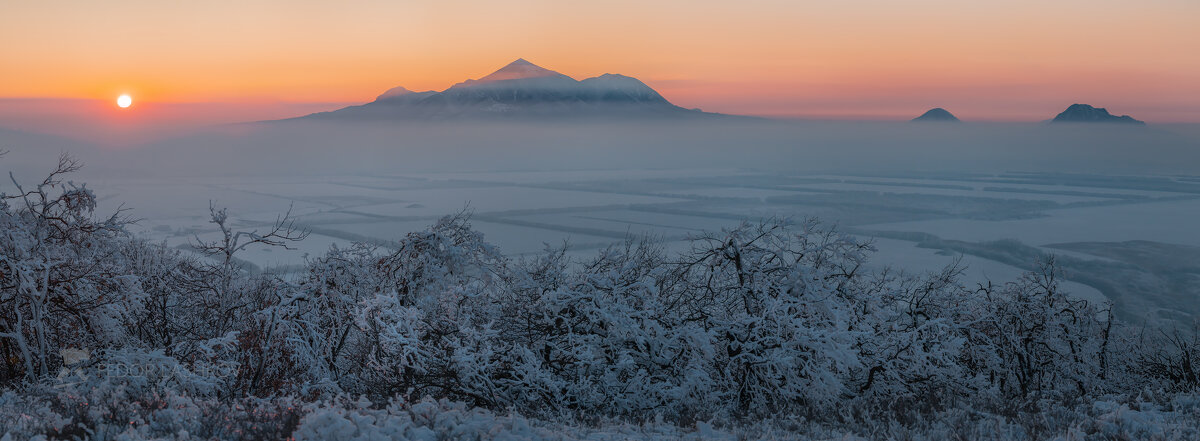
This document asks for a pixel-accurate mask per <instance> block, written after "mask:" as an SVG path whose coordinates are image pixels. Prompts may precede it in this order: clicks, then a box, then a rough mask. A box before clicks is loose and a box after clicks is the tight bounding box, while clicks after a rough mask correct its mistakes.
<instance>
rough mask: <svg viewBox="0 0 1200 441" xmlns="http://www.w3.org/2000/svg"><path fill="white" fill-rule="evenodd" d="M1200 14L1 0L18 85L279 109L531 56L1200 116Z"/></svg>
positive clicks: (716, 85) (1155, 5)
mask: <svg viewBox="0 0 1200 441" xmlns="http://www.w3.org/2000/svg"><path fill="white" fill-rule="evenodd" d="M647 3H649V4H647ZM1197 23H1200V1H1196V0H1123V1H1117V0H1086V1H1085V0H1052V1H1047V0H1041V1H1031V0H1010V1H986V2H984V1H963V0H955V1H950V0H909V1H903V2H901V1H892V0H887V1H885V0H842V1H828V0H822V1H812V2H808V1H798V0H792V1H784V0H742V1H722V2H717V1H708V0H666V1H654V2H645V1H610V2H573V1H563V0H555V1H540V0H538V1H532V0H509V1H504V2H469V1H461V0H444V1H369V0H345V1H337V2H334V1H309V0H291V1H283V0H278V1H276V0H259V1H251V0H241V1H227V0H210V1H205V2H174V1H160V0H155V1H150V0H133V1H108V2H90V1H89V2H84V1H57V0H35V1H27V0H5V1H4V2H3V3H2V4H0V42H3V43H2V44H0V101H4V100H3V98H70V99H95V100H105V101H111V100H113V99H115V97H116V96H117V95H119V94H120V93H130V94H131V95H133V96H134V99H135V106H134V109H133V110H135V111H139V112H143V113H145V112H149V111H150V110H151V109H152V108H153V107H152V106H149V105H148V104H152V103H157V104H160V105H166V104H167V103H202V105H200V104H197V105H193V106H191V107H188V108H189V109H191V110H189V111H188V112H191V113H187V112H185V114H184V115H183V116H179V117H178V118H183V119H185V120H186V119H191V120H194V121H204V122H222V120H227V119H230V118H232V117H233V116H234V115H236V116H237V117H239V118H265V117H282V116H291V115H290V114H289V112H294V111H299V110H300V109H309V108H312V107H313V106H314V105H316V104H314V103H347V102H363V101H369V100H371V99H373V97H374V96H375V95H378V94H379V93H381V92H382V91H384V90H386V89H388V88H390V87H393V86H397V85H402V86H405V87H407V88H409V89H413V90H426V89H438V90H440V89H444V88H446V87H448V86H450V85H452V84H454V83H457V82H459V81H462V80H464V79H466V78H478V77H481V76H483V75H486V74H487V73H489V72H491V71H492V70H495V69H497V68H499V67H501V66H503V65H504V64H506V63H508V62H510V61H512V60H513V59H516V58H518V57H524V58H526V59H528V60H530V61H532V62H534V63H537V64H539V65H541V66H543V67H546V68H550V69H554V70H557V71H559V72H562V73H565V74H567V75H571V76H573V77H575V78H585V77H589V76H594V75H598V74H602V73H605V72H613V73H622V74H626V75H630V76H635V77H638V78H640V79H642V80H643V81H645V82H646V83H647V84H649V85H650V86H651V87H654V88H655V89H657V90H659V91H660V92H661V93H663V95H664V96H666V97H667V98H668V99H670V100H671V101H673V102H675V103H676V104H678V105H681V106H684V107H700V108H703V109H704V110H709V111H717V112H727V113H743V114H755V115H772V116H793V117H810V118H873V119H899V118H911V117H912V116H915V115H916V114H919V113H921V112H922V111H924V110H925V109H927V108H929V107H933V106H943V107H946V108H948V109H949V110H951V111H952V112H954V113H956V114H958V115H959V116H960V117H961V118H964V119H976V120H1029V121H1036V120H1042V119H1047V118H1050V117H1052V116H1053V115H1054V114H1055V113H1057V112H1058V111H1061V110H1062V109H1063V108H1065V107H1066V106H1067V105H1069V104H1071V103H1074V102H1085V103H1090V104H1095V105H1098V106H1103V107H1107V108H1109V109H1110V110H1112V111H1113V112H1114V113H1119V114H1126V113H1127V114H1131V115H1134V116H1135V117H1138V118H1140V119H1145V120H1148V121H1150V122H1200V80H1198V79H1200V25H1197ZM20 101H22V100H11V99H10V100H7V103H8V104H7V105H8V106H9V110H8V113H10V114H11V113H19V111H20V107H17V108H16V109H17V110H13V108H12V103H14V102H20ZM56 102H59V103H68V102H72V101H69V100H68V101H56ZM280 103H285V104H286V103H296V106H291V107H289V106H288V105H283V104H280ZM185 107H186V106H185ZM317 107H319V106H317ZM0 110H2V109H0ZM235 110H236V111H235ZM3 114H4V112H3V111H0V116H2V115H3Z"/></svg>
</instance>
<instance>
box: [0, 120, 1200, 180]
mask: <svg viewBox="0 0 1200 441" xmlns="http://www.w3.org/2000/svg"><path fill="white" fill-rule="evenodd" d="M0 133H2V132H0ZM1197 133H1198V132H1197V131H1196V130H1194V128H1192V127H1191V126H1163V127H1156V126H1150V127H1125V126H1108V125H1097V124H1072V125H1052V124H1028V123H1025V124H1017V123H964V124H939V123H925V124H919V123H881V122H816V121H804V122H780V121H723V120H707V121H667V122H658V121H654V122H652V121H647V122H610V123H575V122H558V123H529V122H429V123H416V122H410V123H353V122H302V121H288V122H275V123H253V124H240V125H229V126H221V127H217V128H213V129H211V130H209V131H205V132H203V133H200V134H195V135H192V136H188V137H184V138H177V139H170V140H165V141H159V142H155V143H151V144H147V145H141V146H135V147H131V148H127V149H119V150H112V149H111V148H93V147H88V146H87V145H86V144H84V143H73V142H69V141H61V142H49V141H47V140H49V139H52V138H49V137H37V136H24V137H18V136H17V135H13V134H9V135H8V136H5V137H4V139H2V140H0V142H3V145H4V146H5V147H4V148H6V149H8V150H12V151H13V153H12V154H11V155H10V157H8V158H5V159H4V161H5V162H10V163H12V162H15V161H17V160H21V162H24V161H26V160H38V158H39V157H40V156H45V157H46V158H47V159H46V160H47V161H48V160H50V159H52V158H53V156H55V155H57V154H58V153H59V152H60V151H64V150H67V151H71V153H73V154H75V155H77V156H78V157H80V159H82V160H83V161H84V162H86V163H87V164H88V172H89V174H93V173H96V174H102V175H103V174H107V173H116V174H118V175H119V176H147V177H151V176H179V175H195V176H214V175H253V176H262V175H292V176H294V175H310V174H346V173H388V172H430V171H513V170H582V169H623V168H639V169H657V168H708V167H721V168H747V169H756V170H771V171H783V172H793V171H795V172H839V173H846V172H851V173H853V172H870V173H880V172H885V173H886V172H889V171H906V172H907V171H937V172H955V171H962V172H998V171H1014V170H1021V171H1055V172H1080V173H1111V174H1178V173H1182V174H1194V173H1200V136H1197Z"/></svg>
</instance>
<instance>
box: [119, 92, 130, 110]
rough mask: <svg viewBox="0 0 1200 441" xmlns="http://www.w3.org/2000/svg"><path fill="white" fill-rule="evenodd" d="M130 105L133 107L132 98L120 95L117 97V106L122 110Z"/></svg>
mask: <svg viewBox="0 0 1200 441" xmlns="http://www.w3.org/2000/svg"><path fill="white" fill-rule="evenodd" d="M131 105H133V98H132V97H130V96H129V95H121V96H119V97H117V106H120V107H121V108H122V109H123V108H126V107H129V106H131Z"/></svg>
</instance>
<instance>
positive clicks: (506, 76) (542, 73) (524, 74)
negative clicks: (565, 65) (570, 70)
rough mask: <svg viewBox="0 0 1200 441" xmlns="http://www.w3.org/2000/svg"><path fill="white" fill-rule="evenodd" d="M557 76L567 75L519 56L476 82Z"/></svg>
mask: <svg viewBox="0 0 1200 441" xmlns="http://www.w3.org/2000/svg"><path fill="white" fill-rule="evenodd" d="M555 76H565V75H563V74H560V73H558V72H555V71H552V70H550V69H546V68H543V67H541V66H538V65H536V64H533V63H530V62H529V61H527V60H525V59H524V58H518V59H517V60H516V61H513V62H512V63H508V65H506V66H504V67H502V68H500V70H497V71H495V72H492V73H491V74H489V75H488V76H486V77H483V78H480V79H478V80H475V82H480V83H488V82H492V81H505V80H524V79H529V78H543V77H555Z"/></svg>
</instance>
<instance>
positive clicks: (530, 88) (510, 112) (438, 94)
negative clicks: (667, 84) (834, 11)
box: [285, 58, 751, 121]
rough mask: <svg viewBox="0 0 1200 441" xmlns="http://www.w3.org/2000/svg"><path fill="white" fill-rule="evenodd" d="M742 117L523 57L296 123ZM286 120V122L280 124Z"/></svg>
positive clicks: (624, 79)
mask: <svg viewBox="0 0 1200 441" xmlns="http://www.w3.org/2000/svg"><path fill="white" fill-rule="evenodd" d="M712 117H738V118H751V117H741V116H735V115H724V114H719V113H709V112H703V111H700V110H694V109H685V108H683V107H679V106H676V105H675V104H672V103H671V102H670V101H668V100H667V99H666V98H664V97H663V96H662V95H661V94H659V93H658V91H656V90H654V89H653V88H651V87H650V86H648V85H646V83H644V82H642V81H641V80H639V79H637V78H634V77H630V76H625V75H620V74H612V73H606V74H603V75H599V76H596V77H591V78H585V79H583V80H575V79H574V78H571V77H570V76H567V75H564V74H561V73H559V72H556V71H553V70H550V69H546V68H543V67H541V66H538V65H536V64H533V63H531V62H529V61H527V60H525V59H524V58H519V59H517V60H515V61H513V62H511V63H509V64H507V65H505V66H504V67H501V68H500V69H498V70H496V71H494V72H492V73H490V74H488V75H486V76H484V77H481V78H478V79H468V80H465V81H462V82H459V83H457V84H454V85H453V86H450V87H448V88H446V89H445V90H442V91H425V92H413V91H411V90H408V89H406V88H404V87H403V86H397V87H393V88H391V89H388V90H387V91H386V92H384V93H383V94H380V95H379V96H378V97H377V98H376V99H375V100H374V101H371V102H369V103H364V104H361V105H356V106H349V107H345V108H342V109H338V110H334V111H330V112H318V113H313V114H309V115H306V116H302V117H299V118H290V119H288V120H296V119H306V120H311V119H316V120H367V121H373V120H383V121H404V120H440V119H494V118H499V119H514V118H515V119H522V118H533V119H570V118H600V119H630V118H634V119H637V118H712ZM285 121H286V120H285Z"/></svg>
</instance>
